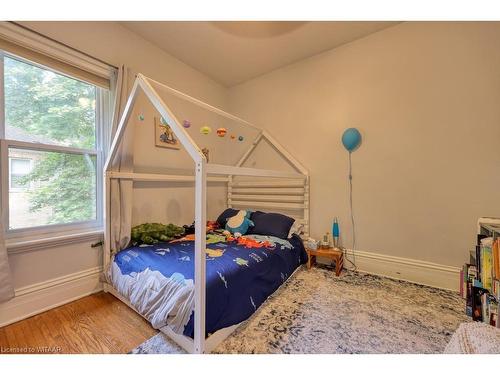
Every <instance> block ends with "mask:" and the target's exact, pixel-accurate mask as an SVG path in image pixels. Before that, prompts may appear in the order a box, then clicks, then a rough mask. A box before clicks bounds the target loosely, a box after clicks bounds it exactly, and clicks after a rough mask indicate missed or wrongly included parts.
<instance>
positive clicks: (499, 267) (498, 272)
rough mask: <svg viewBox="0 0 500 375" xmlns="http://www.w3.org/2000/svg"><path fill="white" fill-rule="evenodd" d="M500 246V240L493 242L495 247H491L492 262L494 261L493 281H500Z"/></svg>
mask: <svg viewBox="0 0 500 375" xmlns="http://www.w3.org/2000/svg"><path fill="white" fill-rule="evenodd" d="M499 251H500V245H499V241H498V238H497V239H496V240H495V241H494V242H493V245H492V247H491V255H492V261H493V273H492V276H493V279H498V278H500V258H499V256H500V254H499Z"/></svg>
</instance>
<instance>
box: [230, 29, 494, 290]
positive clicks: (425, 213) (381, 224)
mask: <svg viewBox="0 0 500 375" xmlns="http://www.w3.org/2000/svg"><path fill="white" fill-rule="evenodd" d="M499 40H500V23H455V22H454V23H444V22H436V23H413V22H412V23H403V24H400V25H398V26H395V27H391V28H389V29H386V30H383V31H380V32H378V33H375V34H372V35H370V36H368V37H365V38H363V39H360V40H357V41H354V42H352V43H349V44H347V45H344V46H342V47H340V48H337V49H335V50H331V51H328V52H325V53H322V54H320V55H317V56H314V57H312V58H309V59H307V60H302V61H300V62H298V63H295V64H292V65H289V66H286V67H284V68H281V69H278V70H275V71H273V72H271V73H269V74H266V75H264V76H261V77H259V78H256V79H253V80H251V81H249V82H246V83H243V84H241V85H238V86H235V87H233V88H232V89H230V100H231V102H230V109H231V112H232V113H235V114H236V115H239V116H241V117H243V118H246V119H248V120H249V121H252V122H254V123H255V124H257V125H259V126H262V127H264V128H266V129H268V130H269V131H270V132H271V134H274V135H275V136H276V137H277V138H278V139H279V141H280V142H282V143H283V144H284V146H285V147H286V148H288V149H289V150H291V151H293V153H294V156H295V157H297V159H298V160H300V161H301V162H303V163H304V164H305V166H306V167H307V168H308V169H309V170H310V172H311V229H312V235H313V236H315V237H317V238H318V237H320V236H321V235H322V234H323V233H324V232H326V231H329V230H331V221H332V218H333V217H334V216H339V217H340V221H341V231H342V232H343V241H344V244H345V245H346V246H347V247H350V246H351V240H350V238H351V225H350V219H349V209H348V183H347V161H348V159H347V152H346V151H345V150H344V149H343V147H342V145H341V142H340V138H341V134H342V132H343V130H344V129H345V128H348V127H357V128H359V129H360V131H361V133H362V135H363V145H362V147H361V148H360V149H359V150H357V151H356V152H355V153H354V154H353V155H352V159H353V178H354V180H353V184H354V213H355V217H356V223H357V231H356V233H357V245H358V246H357V247H358V249H360V250H363V251H368V252H374V253H378V254H385V255H388V256H395V257H402V258H411V259H416V260H420V261H426V262H433V263H437V264H441V265H450V266H460V265H461V264H462V263H463V262H464V261H465V260H467V259H468V250H469V249H472V248H473V245H474V241H475V230H476V225H475V224H476V220H477V218H478V217H479V216H500V200H499V199H498V188H499V186H500V174H499V173H498V167H499V165H500V148H499V145H498V140H499V139H500V126H499V124H500V106H499V103H500V44H499V43H498V41H499ZM456 285H458V280H457V284H456Z"/></svg>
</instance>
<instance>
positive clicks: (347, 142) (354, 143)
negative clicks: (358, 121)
mask: <svg viewBox="0 0 500 375" xmlns="http://www.w3.org/2000/svg"><path fill="white" fill-rule="evenodd" d="M360 143H361V133H360V132H359V130H358V129H356V128H349V129H346V130H345V131H344V134H342V144H343V145H344V147H345V148H346V150H347V151H349V152H353V151H354V150H355V149H356V148H358V147H359V145H360Z"/></svg>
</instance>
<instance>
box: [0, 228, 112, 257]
mask: <svg viewBox="0 0 500 375" xmlns="http://www.w3.org/2000/svg"><path fill="white" fill-rule="evenodd" d="M102 239H103V230H102V229H94V230H86V231H80V232H71V233H66V234H61V235H57V236H50V237H42V238H40V237H38V238H24V239H19V238H16V239H11V240H7V241H6V246H7V253H8V254H19V253H25V252H30V251H36V250H42V249H47V248H51V247H59V246H65V245H71V244H75V243H82V242H91V241H102Z"/></svg>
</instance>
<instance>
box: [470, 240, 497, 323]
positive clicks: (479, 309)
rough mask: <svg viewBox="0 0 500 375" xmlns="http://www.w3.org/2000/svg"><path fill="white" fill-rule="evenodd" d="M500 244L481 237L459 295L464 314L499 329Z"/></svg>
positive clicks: (472, 255)
mask: <svg viewBox="0 0 500 375" xmlns="http://www.w3.org/2000/svg"><path fill="white" fill-rule="evenodd" d="M499 251H500V241H499V239H498V238H497V239H494V238H493V237H486V236H484V235H479V236H478V244H477V246H476V251H475V253H473V254H471V260H470V262H469V263H467V264H465V265H464V267H463V269H462V271H461V272H460V294H461V296H462V297H463V298H464V299H465V300H466V308H465V311H466V313H467V315H469V316H471V317H472V319H473V320H475V321H482V322H485V323H489V324H491V325H494V326H496V325H497V317H498V301H500V254H499Z"/></svg>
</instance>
